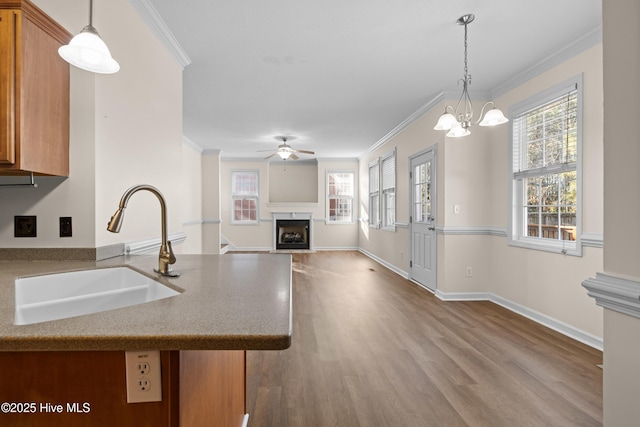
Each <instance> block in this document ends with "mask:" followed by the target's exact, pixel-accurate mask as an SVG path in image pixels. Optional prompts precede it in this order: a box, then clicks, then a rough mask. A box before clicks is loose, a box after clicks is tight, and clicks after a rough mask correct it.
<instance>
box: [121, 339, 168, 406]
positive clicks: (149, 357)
mask: <svg viewBox="0 0 640 427" xmlns="http://www.w3.org/2000/svg"><path fill="white" fill-rule="evenodd" d="M125 363H126V372H127V403H140V402H160V401H162V380H161V366H160V352H159V351H126V352H125Z"/></svg>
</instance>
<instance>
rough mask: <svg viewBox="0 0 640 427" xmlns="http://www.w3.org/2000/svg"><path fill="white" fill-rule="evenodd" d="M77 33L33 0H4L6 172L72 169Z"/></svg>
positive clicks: (2, 166)
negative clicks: (68, 54) (69, 56)
mask: <svg viewBox="0 0 640 427" xmlns="http://www.w3.org/2000/svg"><path fill="white" fill-rule="evenodd" d="M69 40H71V34H69V32H68V31H67V30H65V29H64V28H63V27H62V26H60V25H59V24H58V23H56V22H55V21H54V20H52V19H51V18H50V17H49V16H47V15H46V14H45V13H44V12H42V10H40V9H39V8H37V7H36V6H35V5H34V4H33V3H31V2H29V1H27V0H0V175H24V174H28V173H30V172H33V173H34V174H37V175H57V176H68V175H69V64H68V63H67V62H65V61H64V60H63V59H62V58H61V57H60V56H59V55H58V48H59V47H60V46H62V45H64V44H67V43H69Z"/></svg>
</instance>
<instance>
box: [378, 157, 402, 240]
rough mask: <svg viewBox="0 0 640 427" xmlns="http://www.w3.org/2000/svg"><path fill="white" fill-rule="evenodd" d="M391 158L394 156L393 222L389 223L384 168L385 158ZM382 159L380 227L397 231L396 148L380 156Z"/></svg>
mask: <svg viewBox="0 0 640 427" xmlns="http://www.w3.org/2000/svg"><path fill="white" fill-rule="evenodd" d="M390 158H393V224H391V225H388V224H386V222H385V221H386V218H387V215H386V211H385V209H384V208H385V207H386V205H385V201H386V198H385V190H384V182H383V181H384V180H383V176H384V170H383V165H384V162H385V160H388V159H390ZM379 161H380V196H379V197H378V200H379V203H380V208H379V213H380V228H381V229H382V230H387V231H393V232H395V231H396V223H397V217H396V214H397V211H398V203H397V197H396V195H397V190H398V156H397V155H396V148H395V147H394V148H393V150H392V151H391V152H389V153H387V154H385V155H384V156H380V158H379Z"/></svg>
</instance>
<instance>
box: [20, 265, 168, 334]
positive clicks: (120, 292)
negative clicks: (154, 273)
mask: <svg viewBox="0 0 640 427" xmlns="http://www.w3.org/2000/svg"><path fill="white" fill-rule="evenodd" d="M15 294H16V317H15V324H16V325H28V324H31V323H39V322H46V321H50V320H57V319H64V318H67V317H74V316H81V315H84V314H91V313H98V312H100V311H106V310H112V309H114V308H121V307H128V306H131V305H137V304H142V303H145V302H150V301H156V300H159V299H163V298H168V297H172V296H175V295H179V294H180V293H179V292H177V291H175V290H173V289H171V288H169V287H167V286H165V285H163V284H162V283H160V282H157V281H155V280H153V279H151V278H149V277H147V276H145V275H144V274H140V273H138V272H136V271H134V270H132V269H130V268H127V267H114V268H101V269H95V270H81V271H73V272H68V273H56V274H47V275H44V276H35V277H25V278H22V279H16V281H15Z"/></svg>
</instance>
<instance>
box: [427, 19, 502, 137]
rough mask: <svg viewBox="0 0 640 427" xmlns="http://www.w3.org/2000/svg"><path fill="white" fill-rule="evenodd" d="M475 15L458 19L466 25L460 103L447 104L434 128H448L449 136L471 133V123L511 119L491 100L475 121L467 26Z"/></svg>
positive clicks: (491, 122)
mask: <svg viewBox="0 0 640 427" xmlns="http://www.w3.org/2000/svg"><path fill="white" fill-rule="evenodd" d="M474 19H475V15H473V14H472V13H470V14H467V15H463V16H461V17H460V18H458V20H457V24H458V25H464V78H463V79H460V80H459V82H461V83H462V94H461V95H460V99H459V100H458V104H457V105H456V108H455V109H454V108H453V107H452V106H451V105H447V106H446V107H445V108H444V113H442V115H441V116H440V118H439V119H438V122H437V123H436V125H435V127H434V128H433V129H434V130H446V131H448V132H447V136H449V137H453V138H460V137H463V136H467V135H471V130H470V128H471V125H472V124H473V125H480V126H497V125H501V124H503V123H507V122H508V121H509V119H507V118H506V117H505V115H504V114H503V113H502V111H500V110H499V109H497V108H496V106H495V103H494V102H493V101H489V102H487V103H486V104H484V105H483V106H482V110H481V111H480V118H479V119H478V121H476V122H475V123H473V122H472V120H473V106H472V105H471V97H470V96H469V86H470V85H471V75H469V68H468V65H467V26H468V25H469V24H470V23H471V22H473V20H474ZM489 105H491V107H492V108H491V109H490V110H489V111H487V114H486V115H484V118H483V114H484V110H485V108H486V107H487V106H489Z"/></svg>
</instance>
